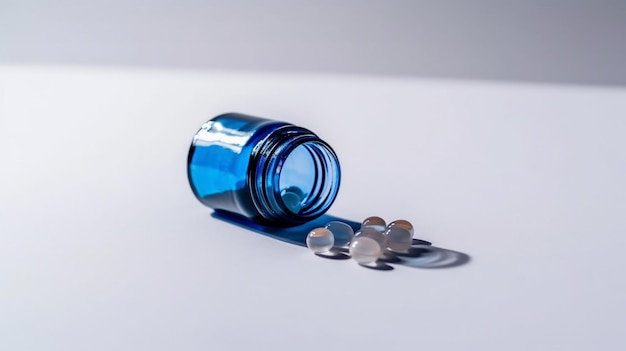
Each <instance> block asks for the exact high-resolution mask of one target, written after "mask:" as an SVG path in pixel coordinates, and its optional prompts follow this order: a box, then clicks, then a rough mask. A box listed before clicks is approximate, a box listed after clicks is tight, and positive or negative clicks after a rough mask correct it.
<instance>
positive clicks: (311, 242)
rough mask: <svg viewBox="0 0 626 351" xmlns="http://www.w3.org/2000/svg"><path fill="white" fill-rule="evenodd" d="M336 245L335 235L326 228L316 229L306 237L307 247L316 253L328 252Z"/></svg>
mask: <svg viewBox="0 0 626 351" xmlns="http://www.w3.org/2000/svg"><path fill="white" fill-rule="evenodd" d="M334 244H335V238H334V237H333V233H332V232H331V231H330V230H328V229H326V228H315V229H313V230H311V231H310V232H309V234H308V235H307V236H306V246H308V248H309V249H311V250H312V251H313V252H315V253H321V252H328V251H330V249H331V248H332V247H333V245H334Z"/></svg>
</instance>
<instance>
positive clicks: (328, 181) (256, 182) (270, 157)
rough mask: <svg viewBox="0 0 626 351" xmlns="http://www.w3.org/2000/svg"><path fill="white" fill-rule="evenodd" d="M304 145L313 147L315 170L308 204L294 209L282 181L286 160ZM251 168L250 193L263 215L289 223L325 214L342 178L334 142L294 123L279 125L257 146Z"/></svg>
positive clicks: (275, 220) (310, 151)
mask: <svg viewBox="0 0 626 351" xmlns="http://www.w3.org/2000/svg"><path fill="white" fill-rule="evenodd" d="M300 146H304V147H306V148H307V150H308V151H309V153H310V155H311V158H312V161H313V165H314V172H315V174H314V175H313V176H314V185H313V187H312V189H311V192H310V193H309V194H308V195H307V199H308V200H309V201H308V202H307V205H306V206H303V207H302V208H301V209H300V210H299V211H298V213H294V212H293V211H292V210H290V209H289V207H288V206H287V204H285V202H284V201H283V197H282V195H281V189H280V186H279V184H280V176H281V171H282V166H283V164H284V162H285V160H286V159H287V158H288V157H289V155H290V154H291V153H292V152H293V151H294V150H295V149H296V148H298V147H300ZM248 172H249V177H248V179H249V184H248V185H249V189H250V194H251V195H252V200H253V203H254V205H255V207H256V208H257V211H258V212H259V214H260V215H261V217H263V218H264V219H265V220H266V221H268V222H271V223H274V224H285V225H294V224H301V223H305V222H308V221H310V220H313V219H315V218H317V217H319V216H321V215H322V214H324V213H325V212H326V211H327V210H328V208H329V207H330V206H331V205H332V203H333V202H334V201H335V199H336V197H337V192H338V190H339V184H340V179H341V170H340V166H339V160H338V158H337V155H336V153H335V151H334V150H333V149H332V148H331V147H330V145H328V144H327V143H326V142H324V141H323V140H321V139H320V138H319V137H318V136H317V135H315V134H314V133H313V132H311V131H309V130H308V129H305V128H301V127H297V126H293V125H286V126H282V127H279V128H277V129H276V130H274V131H272V132H271V133H270V134H268V135H267V136H266V137H265V138H264V139H263V140H261V141H260V142H259V143H258V144H257V145H256V146H255V147H254V149H253V151H252V154H251V156H250V167H249V169H248Z"/></svg>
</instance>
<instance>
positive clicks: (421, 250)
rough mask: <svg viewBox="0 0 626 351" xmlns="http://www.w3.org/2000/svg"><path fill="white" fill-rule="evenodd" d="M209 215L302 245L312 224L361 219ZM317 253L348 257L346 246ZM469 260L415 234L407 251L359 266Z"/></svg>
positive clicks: (443, 263) (429, 265) (379, 267)
mask: <svg viewBox="0 0 626 351" xmlns="http://www.w3.org/2000/svg"><path fill="white" fill-rule="evenodd" d="M211 216H212V217H213V218H216V219H219V220H221V221H224V222H227V223H230V224H233V225H236V226H238V227H241V228H244V229H248V230H251V231H253V232H256V233H259V234H262V235H265V236H267V237H270V238H272V239H276V240H280V241H283V242H286V243H289V244H292V245H298V246H303V247H306V237H307V235H308V233H309V232H310V231H311V230H313V229H315V228H319V227H324V226H325V225H326V224H327V223H328V222H331V221H340V222H344V223H346V224H348V225H349V226H350V227H352V229H353V230H354V231H357V230H358V229H359V228H360V227H361V223H360V222H355V221H352V220H349V219H345V218H340V217H336V216H333V215H329V214H324V215H322V216H321V217H319V218H317V219H314V220H312V221H310V222H307V223H304V224H302V225H299V226H295V227H272V226H265V225H262V224H259V223H256V222H253V221H251V220H249V219H247V218H245V217H240V216H237V215H233V214H231V213H228V212H222V211H214V212H213V213H212V214H211ZM316 255H317V256H319V257H322V258H327V259H333V260H346V259H349V258H350V255H349V251H348V248H347V247H334V248H332V249H331V251H329V252H323V253H318V254H316ZM469 261H470V256H469V255H467V254H465V253H462V252H459V251H453V250H448V249H444V248H440V247H436V246H432V243H430V242H428V241H426V240H421V239H415V238H414V239H413V241H412V243H411V248H410V249H409V250H407V252H403V253H398V252H390V251H387V252H385V254H384V255H383V256H382V257H381V258H380V259H379V260H378V261H376V262H375V263H372V264H361V266H363V267H365V268H369V269H373V270H379V271H390V270H393V269H394V267H393V266H391V265H402V266H406V267H413V268H426V269H436V268H451V267H457V266H461V265H464V264H466V263H468V262H469Z"/></svg>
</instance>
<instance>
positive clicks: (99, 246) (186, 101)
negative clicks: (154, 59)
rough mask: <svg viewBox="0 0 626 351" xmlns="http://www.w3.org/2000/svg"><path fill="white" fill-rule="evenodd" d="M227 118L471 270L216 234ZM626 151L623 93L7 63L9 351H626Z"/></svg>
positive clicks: (1, 270)
mask: <svg viewBox="0 0 626 351" xmlns="http://www.w3.org/2000/svg"><path fill="white" fill-rule="evenodd" d="M226 111H238V112H244V113H250V114H256V115H259V116H267V117H273V118H276V119H282V120H287V121H289V122H292V123H294V124H297V125H300V126H303V127H306V128H309V129H311V130H313V131H315V132H316V133H317V134H319V135H320V137H322V139H324V140H326V141H327V142H328V143H329V144H331V145H332V146H333V148H334V149H335V150H336V151H337V153H338V155H339V158H340V161H341V162H342V171H343V172H342V173H343V178H342V188H341V190H340V194H339V197H338V199H337V201H336V203H335V204H334V206H333V208H332V209H331V213H332V214H334V215H337V216H341V217H345V218H349V219H352V220H355V221H360V220H361V219H362V218H365V217H366V216H368V215H371V214H372V213H375V214H377V215H380V216H381V217H383V218H389V219H394V218H405V219H407V220H410V221H411V222H412V223H413V225H414V226H415V236H416V237H418V238H422V239H425V240H429V241H432V242H433V243H434V245H436V246H439V247H443V248H447V249H451V250H456V251H460V252H463V253H466V254H468V255H469V256H471V261H470V262H469V263H467V264H464V265H461V266H458V267H454V268H442V269H420V268H414V267H408V266H397V265H396V266H395V269H394V270H392V271H375V270H371V269H365V268H362V267H360V266H358V265H356V264H354V262H351V261H350V260H343V261H342V260H329V259H323V258H320V257H317V256H315V255H312V254H311V253H310V251H309V250H308V249H307V248H306V247H300V246H295V245H290V244H287V243H284V242H281V241H277V240H274V239H272V238H269V237H266V236H262V235H258V234H256V233H254V232H250V231H246V230H244V229H242V228H240V227H235V226H232V225H230V224H227V223H225V222H222V221H218V220H216V219H214V218H212V217H210V216H209V213H210V210H209V209H208V208H205V207H203V206H202V205H201V204H200V203H199V202H198V201H197V200H196V199H195V198H194V197H193V195H192V193H191V191H190V190H189V189H188V185H187V179H186V174H185V161H186V153H187V147H188V145H189V142H190V138H191V137H192V135H193V134H194V133H195V131H196V130H197V128H198V127H199V126H200V125H201V124H202V123H203V122H204V121H205V120H206V119H208V118H210V117H212V116H214V115H216V114H218V113H222V112H226ZM625 135H626V90H624V89H617V88H611V89H603V88H579V87H565V86H549V85H515V84H490V83H476V82H473V83H467V82H461V81H435V80H409V79H383V78H366V77H350V76H307V75H269V74H268V75H248V74H238V73H217V72H201V71H152V70H136V71H133V70H117V69H106V68H80V67H78V68H70V67H28V66H25V67H18V66H2V67H0V157H1V158H0V160H1V163H0V167H1V168H0V170H1V172H0V279H1V280H0V349H2V350H153V351H154V350H173V349H179V350H209V349H210V350H226V349H238V350H252V349H269V348H272V349H275V350H290V351H291V350H319V349H321V348H323V349H329V350H334V349H336V350H340V349H341V350H344V349H347V348H349V349H352V350H382V349H392V348H406V349H418V348H419V349H424V350H498V351H501V350H524V351H527V350H592V349H594V350H621V349H624V348H625V347H626V344H625V342H624V338H623V327H624V325H626V300H625V298H624V296H626V279H624V267H626V256H625V255H624V253H623V251H624V247H626V235H625V234H626V220H625V219H624V214H625V213H626V186H625V181H624V179H626V151H625V150H626V141H625V140H626V139H625V138H624V136H625ZM373 164H376V165H380V166H378V167H366V166H365V165H373ZM385 165H392V166H393V167H386V166H385ZM398 165H401V167H398ZM397 169H399V170H401V171H394V170H397ZM381 299H383V300H384V303H378V304H372V301H383V300H381ZM314 302H319V304H315V303H314ZM351 306H373V307H372V308H353V307H351ZM320 326H323V330H324V340H323V342H320V343H316V342H311V340H314V339H313V338H312V337H311V336H312V335H318V334H316V333H317V331H318V330H319V329H318V328H319V327H320ZM396 335H404V336H405V337H404V338H398V337H395V336H396ZM386 336H387V337H386ZM315 340H317V338H316V339H315Z"/></svg>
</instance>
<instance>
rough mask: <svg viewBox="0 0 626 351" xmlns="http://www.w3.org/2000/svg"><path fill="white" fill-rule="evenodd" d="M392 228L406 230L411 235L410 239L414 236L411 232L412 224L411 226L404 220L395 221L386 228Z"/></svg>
mask: <svg viewBox="0 0 626 351" xmlns="http://www.w3.org/2000/svg"><path fill="white" fill-rule="evenodd" d="M393 227H400V228H404V229H406V230H408V231H409V232H410V233H411V237H412V236H413V234H415V232H414V230H413V224H411V222H409V221H407V220H404V219H398V220H395V221H393V222H391V223H389V225H388V226H387V228H393Z"/></svg>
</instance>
